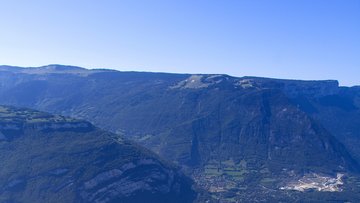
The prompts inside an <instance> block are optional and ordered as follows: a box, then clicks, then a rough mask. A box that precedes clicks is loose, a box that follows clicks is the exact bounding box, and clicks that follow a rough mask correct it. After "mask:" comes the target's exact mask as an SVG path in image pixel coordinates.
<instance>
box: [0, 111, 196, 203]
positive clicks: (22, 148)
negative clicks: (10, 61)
mask: <svg viewBox="0 0 360 203" xmlns="http://www.w3.org/2000/svg"><path fill="white" fill-rule="evenodd" d="M0 162H1V166H2V167H1V169H0V202H24V203H25V202H66V203H68V202H192V201H193V200H194V198H195V192H194V191H192V189H191V187H192V185H191V184H192V183H191V181H190V179H188V178H186V177H185V176H183V175H181V173H179V172H178V170H177V169H174V168H173V167H172V166H170V165H168V164H165V163H164V162H162V161H160V160H159V159H158V158H157V157H156V156H155V155H153V154H152V153H150V152H149V151H147V150H144V149H142V148H141V147H138V146H134V144H132V143H130V142H129V141H126V140H124V139H121V138H117V139H116V140H115V139H114V135H113V134H111V133H108V132H105V131H102V130H99V129H97V128H95V127H94V126H93V125H91V124H90V123H88V122H85V121H81V120H74V119H69V118H64V117H61V116H53V115H50V114H47V113H42V112H38V111H32V110H29V109H19V108H12V107H4V106H0Z"/></svg>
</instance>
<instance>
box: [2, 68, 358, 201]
mask: <svg viewBox="0 0 360 203" xmlns="http://www.w3.org/2000/svg"><path fill="white" fill-rule="evenodd" d="M0 104H3V105H12V106H17V107H26V108H33V109H36V110H40V111H45V112H50V113H54V114H59V115H63V116H70V117H72V118H76V119H82V120H87V121H89V122H91V123H92V124H90V123H88V125H91V126H97V127H99V128H101V129H104V130H107V131H110V132H112V133H109V134H111V136H110V137H112V138H113V139H115V140H131V141H129V142H136V143H137V144H138V145H142V146H144V147H146V148H148V149H149V150H151V151H153V152H155V153H156V154H157V155H156V156H159V157H161V158H156V160H159V162H157V163H163V162H161V161H160V160H161V159H164V160H166V161H165V162H172V163H173V164H175V165H178V166H180V167H181V168H182V171H183V172H184V173H185V174H186V175H187V176H189V177H191V178H192V179H193V180H194V181H195V185H196V187H197V188H200V189H201V190H205V191H207V193H208V194H209V195H204V196H200V197H198V199H197V201H215V202H216V201H220V202H236V201H242V202H244V201H250V202H261V201H276V202H279V201H283V202H289V201H294V202H295V201H304V200H305V201H320V200H329V201H339V202H343V201H353V202H356V201H359V200H360V193H359V191H360V190H359V189H360V187H359V186H360V181H359V180H358V177H359V175H358V174H359V170H360V167H359V161H360V149H359V147H358V146H359V144H360V135H359V132H360V127H359V126H360V110H359V108H360V87H356V86H355V87H341V86H339V84H338V82H337V81H334V80H327V81H300V80H281V79H270V78H259V77H232V76H228V75H221V74H169V73H147V72H121V71H115V70H107V69H93V70H89V69H84V68H80V67H74V66H62V65H49V66H44V67H38V68H21V67H12V66H0ZM16 115H17V114H16ZM93 128H94V129H95V127H93ZM95 131H96V133H98V134H102V133H99V131H100V132H105V131H102V130H99V129H98V128H96V130H95ZM96 133H95V134H96ZM3 134H4V133H3ZM67 134H68V133H66V134H64V135H62V136H61V135H60V136H59V138H60V137H63V138H62V139H64V143H63V144H64V147H65V146H68V145H69V146H71V143H67V142H71V139H69V140H68V141H66V142H65V140H66V139H65V138H66V136H67ZM85 134H89V133H85ZM90 134H91V133H90ZM44 136H46V135H44ZM64 136H65V137H64ZM15 137H17V136H15ZM19 137H22V136H19ZM75 138H76V141H77V142H85V143H83V145H84V148H86V147H85V146H86V145H87V143H86V142H87V140H90V141H91V139H94V138H93V137H91V136H90V137H89V138H87V137H86V136H75ZM75 138H72V139H75ZM19 139H20V138H19ZM10 140H11V139H10ZM14 140H16V139H15V138H14ZM7 142H10V141H7ZM24 142H25V141H24ZM28 142H30V141H28ZM32 142H35V140H32ZM38 142H39V143H41V140H39V141H36V143H38ZM121 143H122V142H120V144H119V146H118V147H119V149H118V150H119V151H122V150H123V149H121ZM137 144H130V145H131V146H132V145H137ZM107 145H108V144H106V146H107ZM88 147H89V148H90V149H91V147H92V146H91V145H89V146H88ZM15 148H18V147H15ZM95 148H97V147H95ZM140 148H141V147H140ZM92 149H94V148H92ZM24 150H30V149H24ZM69 150H70V148H69ZM71 150H74V149H71ZM90 151H91V150H90ZM115 151H116V150H115ZM22 152H23V151H21V152H19V153H22ZM95 152H96V150H94V155H93V156H94V157H96V156H98V155H96V153H95ZM9 153H10V152H9ZM38 153H40V152H38ZM53 153H56V150H54V151H53ZM111 153H112V152H110V154H111ZM149 153H150V154H152V152H149ZM146 154H147V153H146ZM104 156H109V160H108V162H109V163H111V165H113V164H112V162H114V161H115V162H116V160H117V159H116V158H114V157H112V156H113V155H104ZM152 156H155V155H151V157H152ZM123 157H124V156H122V158H123ZM25 159H26V160H27V159H30V160H31V158H29V157H26V158H25ZM54 162H55V160H54ZM54 164H55V163H54ZM49 165H52V164H49ZM120 165H121V164H120ZM160 165H161V164H160ZM74 167H75V166H74ZM159 167H160V166H159ZM169 167H170V166H169ZM24 170H25V169H24ZM74 170H75V169H74ZM88 170H89V171H91V173H94V175H95V173H96V172H99V171H97V170H94V171H93V170H92V169H90V168H89V169H88ZM99 170H100V169H99ZM101 170H105V169H101ZM109 170H110V169H109ZM159 170H160V169H159ZM168 170H175V171H176V169H168ZM149 173H150V172H149ZM179 173H180V172H179ZM4 174H5V173H4ZM178 179H179V180H178V181H179V182H181V184H180V185H182V184H183V185H184V186H183V190H185V191H186V193H184V194H189V195H188V196H186V200H190V199H191V198H192V197H193V196H192V195H191V194H192V193H191V191H192V190H191V189H189V188H190V187H191V186H189V185H191V183H189V182H186V181H185V179H186V177H185V176H184V177H182V176H181V175H179V178H178ZM182 181H184V182H182ZM5 183H6V184H8V183H7V182H4V184H5ZM80 183H82V182H80ZM6 184H5V185H6ZM80 185H81V184H80ZM39 187H40V186H39ZM155 188H156V187H155ZM155 191H156V189H155ZM166 191H171V194H172V195H171V197H176V196H177V195H178V192H179V190H177V191H174V192H172V189H167V190H166ZM140 196H141V195H140ZM156 197H158V196H156ZM184 198H185V197H184Z"/></svg>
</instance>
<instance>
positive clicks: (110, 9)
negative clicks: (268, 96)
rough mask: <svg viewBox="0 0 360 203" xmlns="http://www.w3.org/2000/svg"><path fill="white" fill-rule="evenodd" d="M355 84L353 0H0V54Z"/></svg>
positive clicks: (23, 62)
mask: <svg viewBox="0 0 360 203" xmlns="http://www.w3.org/2000/svg"><path fill="white" fill-rule="evenodd" d="M54 63H56V64H70V65H78V66H83V67H88V68H114V69H118V70H139V71H161V72H181V73H185V72H190V73H226V74H230V75H234V76H244V75H252V76H265V77H276V78H294V79H338V80H340V82H341V84H342V85H355V84H358V85H359V84H360V0H233V1H231V0H177V1H176V0H31V1H29V0H0V64H7V65H19V66H41V65H46V64H54Z"/></svg>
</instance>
